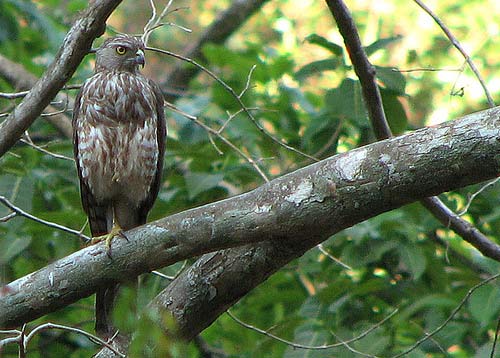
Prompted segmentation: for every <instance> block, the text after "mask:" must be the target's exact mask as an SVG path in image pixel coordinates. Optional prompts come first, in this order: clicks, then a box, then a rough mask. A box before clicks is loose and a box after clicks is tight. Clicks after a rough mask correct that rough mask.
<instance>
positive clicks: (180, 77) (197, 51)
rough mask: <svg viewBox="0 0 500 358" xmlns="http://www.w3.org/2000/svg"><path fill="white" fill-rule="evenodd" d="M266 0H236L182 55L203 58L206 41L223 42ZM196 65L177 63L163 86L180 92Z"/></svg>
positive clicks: (170, 96) (172, 97)
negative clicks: (202, 50)
mask: <svg viewBox="0 0 500 358" xmlns="http://www.w3.org/2000/svg"><path fill="white" fill-rule="evenodd" d="M267 1H268V0H236V1H233V2H232V3H231V6H230V7H229V8H228V9H227V10H225V11H224V12H222V13H221V14H220V16H219V17H218V18H217V19H216V20H215V21H214V22H213V23H212V24H211V25H210V27H209V28H208V29H207V30H206V31H205V32H204V33H203V34H202V35H201V36H200V37H199V39H198V40H197V41H196V42H194V43H193V44H190V45H189V46H187V48H186V49H185V50H184V51H183V53H184V54H185V55H184V57H187V58H192V59H195V60H201V59H203V56H202V53H201V49H202V48H203V46H205V45H206V44H208V43H214V44H221V43H224V42H225V41H226V40H227V39H228V38H229V36H231V34H233V33H234V32H235V31H236V30H237V29H238V28H239V27H240V26H241V25H242V24H244V23H245V21H246V19H248V18H249V17H251V16H252V15H253V14H254V13H255V12H256V11H257V10H258V9H260V8H261V7H262V5H263V4H265V3H266V2H267ZM199 70H200V69H199V68H197V67H186V66H184V64H179V65H178V66H177V67H176V68H175V69H174V70H173V71H172V72H171V73H170V74H169V76H168V78H167V80H166V81H165V83H164V87H165V88H173V89H174V90H175V92H176V93H179V94H180V93H182V92H183V91H184V90H185V89H186V87H187V85H188V84H189V82H190V81H191V79H192V78H194V77H195V76H196V75H197V74H198V72H199ZM178 97H179V95H178V94H173V93H165V99H166V100H167V101H169V102H174V101H175V99H177V98H178Z"/></svg>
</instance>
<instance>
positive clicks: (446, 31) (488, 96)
mask: <svg viewBox="0 0 500 358" xmlns="http://www.w3.org/2000/svg"><path fill="white" fill-rule="evenodd" d="M413 1H415V3H416V4H417V5H418V6H420V7H421V8H422V9H423V10H424V11H425V12H426V13H427V14H429V16H430V17H432V19H433V20H434V22H436V24H438V26H439V27H440V28H441V30H443V32H444V34H445V35H446V37H447V38H448V40H450V42H451V43H452V44H453V46H455V48H456V49H457V50H458V51H459V52H460V53H461V54H462V56H463V57H464V58H465V61H466V62H467V64H468V65H469V67H470V69H471V70H472V72H473V73H474V75H475V76H476V78H477V80H478V81H479V83H480V84H481V87H482V88H483V91H484V94H485V95H486V99H487V100H488V104H489V106H490V107H494V106H495V101H493V97H491V94H490V91H488V87H486V83H485V82H484V80H483V77H482V76H481V74H480V73H479V70H478V69H477V67H476V65H475V64H474V62H473V61H472V59H471V58H470V56H469V55H468V54H467V52H466V51H465V50H464V48H463V47H462V45H460V42H459V41H458V40H457V38H456V37H455V36H453V34H452V33H451V31H450V29H448V27H447V26H446V25H445V24H444V22H442V21H441V19H440V18H439V17H438V16H437V15H436V14H435V13H434V12H433V11H432V10H431V9H430V8H429V7H427V6H426V5H425V4H424V3H423V2H422V1H421V0H413Z"/></svg>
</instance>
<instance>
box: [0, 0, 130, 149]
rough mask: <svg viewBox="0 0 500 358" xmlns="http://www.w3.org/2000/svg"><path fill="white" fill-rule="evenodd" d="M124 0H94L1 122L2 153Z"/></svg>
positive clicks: (69, 72) (35, 113)
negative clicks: (51, 58)
mask: <svg viewBox="0 0 500 358" xmlns="http://www.w3.org/2000/svg"><path fill="white" fill-rule="evenodd" d="M120 2H121V0H103V1H94V2H91V3H90V5H89V7H88V8H87V9H86V10H85V11H84V12H83V13H82V14H81V16H80V18H79V19H78V20H77V21H76V22H75V24H74V25H73V27H72V28H71V29H70V31H69V32H68V34H67V35H66V37H65V38H64V42H63V44H62V45H61V47H60V49H59V52H58V53H57V55H56V57H55V59H54V61H53V62H52V64H51V65H50V66H49V68H48V69H47V71H45V73H44V74H43V76H42V77H41V78H40V79H39V80H38V81H37V83H36V84H35V86H34V87H33V88H32V89H31V91H30V93H29V94H28V95H27V96H26V97H25V98H24V99H23V101H22V102H21V103H20V104H19V105H18V106H16V108H15V109H14V111H12V113H11V114H10V115H9V116H8V117H7V118H6V119H5V120H4V121H3V122H2V123H1V124H0V156H3V155H4V154H5V153H6V152H7V151H8V150H9V149H10V148H11V147H12V146H13V145H14V144H15V143H16V142H17V140H18V139H19V138H20V136H21V135H22V134H23V132H24V131H25V130H26V129H28V127H29V126H30V125H31V124H32V123H33V122H34V121H35V119H36V118H37V117H38V115H40V113H41V112H42V111H43V110H44V109H45V107H47V105H48V104H49V103H50V101H51V100H52V99H53V98H54V97H55V95H56V94H57V93H58V92H59V90H60V89H61V88H62V87H63V86H64V84H65V83H66V81H68V80H69V78H70V77H71V75H72V74H73V72H75V70H76V68H77V67H78V65H79V64H80V62H81V61H82V59H83V57H84V56H85V55H86V54H87V53H88V52H89V50H90V47H91V45H92V42H93V41H94V39H95V38H96V37H98V36H100V35H101V34H102V33H104V30H105V23H106V19H107V18H108V17H109V16H110V15H111V13H112V12H113V10H114V9H115V8H116V7H117V6H118V4H119V3H120Z"/></svg>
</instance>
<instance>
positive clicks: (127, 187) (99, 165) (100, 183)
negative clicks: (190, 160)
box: [78, 119, 158, 205]
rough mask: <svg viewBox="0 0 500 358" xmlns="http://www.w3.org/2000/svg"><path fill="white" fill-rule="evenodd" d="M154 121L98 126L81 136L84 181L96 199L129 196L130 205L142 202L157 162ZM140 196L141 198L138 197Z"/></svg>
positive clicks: (83, 132)
mask: <svg viewBox="0 0 500 358" xmlns="http://www.w3.org/2000/svg"><path fill="white" fill-rule="evenodd" d="M155 124H156V123H155V120H153V119H150V120H146V121H145V122H144V125H143V126H137V125H136V124H134V123H121V124H120V125H118V126H113V127H105V126H101V125H98V126H95V127H90V128H87V129H88V132H87V133H88V134H87V135H86V136H85V132H86V131H80V132H79V133H80V134H79V135H80V136H82V138H79V146H78V149H79V151H78V152H79V156H78V160H79V164H80V167H81V168H83V170H82V174H81V175H82V178H83V179H84V180H85V181H86V182H87V185H88V187H89V189H90V191H91V192H92V194H93V195H94V196H95V197H96V199H97V200H99V201H101V200H107V199H112V198H115V197H118V196H120V197H122V198H124V197H126V198H128V199H129V200H130V202H131V204H136V205H138V204H139V203H140V202H141V201H143V200H144V199H145V198H146V196H147V194H148V192H149V188H150V187H151V184H152V182H153V179H154V175H155V172H156V168H157V162H158V141H157V138H156V125H155ZM139 195H140V196H139Z"/></svg>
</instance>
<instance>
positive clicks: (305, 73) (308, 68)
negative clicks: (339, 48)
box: [295, 58, 342, 81]
mask: <svg viewBox="0 0 500 358" xmlns="http://www.w3.org/2000/svg"><path fill="white" fill-rule="evenodd" d="M341 64H342V62H341V61H340V60H339V59H337V58H329V59H326V60H319V61H313V62H311V63H308V64H307V65H305V66H303V67H301V68H300V69H299V70H298V71H297V72H296V73H295V78H296V79H297V80H298V81H303V80H305V79H306V78H307V77H309V76H313V75H317V74H321V73H322V72H325V71H333V70H335V69H336V68H337V67H339V66H340V65H341Z"/></svg>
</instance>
